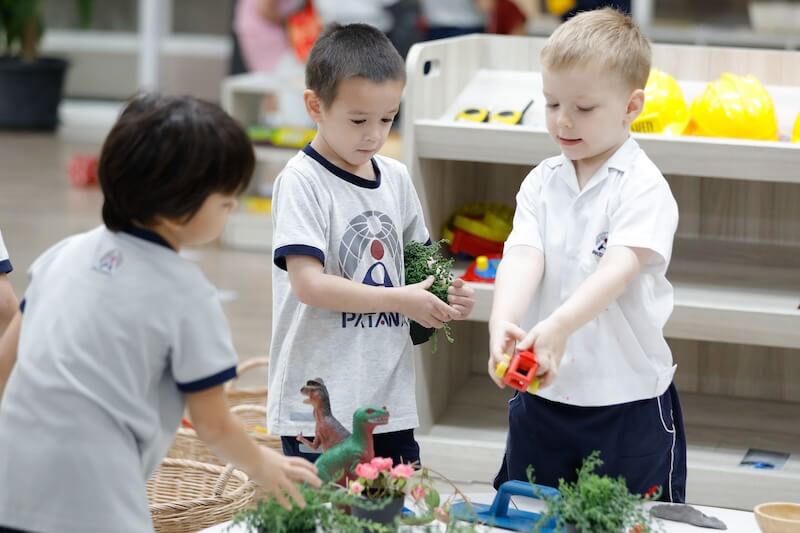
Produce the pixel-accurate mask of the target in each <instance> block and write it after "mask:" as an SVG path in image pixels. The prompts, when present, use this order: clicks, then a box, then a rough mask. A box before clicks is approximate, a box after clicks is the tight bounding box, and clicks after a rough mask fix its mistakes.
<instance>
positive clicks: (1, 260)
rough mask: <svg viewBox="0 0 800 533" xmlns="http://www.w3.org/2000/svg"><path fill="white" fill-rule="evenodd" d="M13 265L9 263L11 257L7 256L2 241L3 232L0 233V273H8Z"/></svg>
mask: <svg viewBox="0 0 800 533" xmlns="http://www.w3.org/2000/svg"><path fill="white" fill-rule="evenodd" d="M12 270H14V267H13V266H12V265H11V258H10V257H9V256H8V250H7V249H6V244H5V243H4V242H3V234H2V233H0V274H8V273H10V272H11V271H12Z"/></svg>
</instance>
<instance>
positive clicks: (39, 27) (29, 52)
mask: <svg viewBox="0 0 800 533" xmlns="http://www.w3.org/2000/svg"><path fill="white" fill-rule="evenodd" d="M41 4H42V2H41V0H0V35H2V36H3V41H5V52H4V53H5V55H11V54H12V53H17V52H19V54H20V56H21V57H22V58H23V59H24V60H26V61H33V60H35V59H36V57H37V55H38V45H39V40H40V39H41V38H42V35H43V34H44V23H43V21H42V14H41V9H42V5H41ZM76 6H77V9H78V15H79V19H80V25H81V28H88V27H89V25H90V23H91V18H92V10H93V6H94V0H76Z"/></svg>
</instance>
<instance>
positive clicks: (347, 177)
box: [303, 144, 381, 189]
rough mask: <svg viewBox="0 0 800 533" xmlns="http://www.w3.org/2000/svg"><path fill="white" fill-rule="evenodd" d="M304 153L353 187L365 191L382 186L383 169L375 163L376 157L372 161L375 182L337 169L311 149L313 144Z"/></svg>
mask: <svg viewBox="0 0 800 533" xmlns="http://www.w3.org/2000/svg"><path fill="white" fill-rule="evenodd" d="M303 153H304V154H306V155H307V156H309V157H311V158H312V159H313V160H314V161H316V162H317V163H319V164H320V165H322V166H323V167H325V169H326V170H327V171H328V172H331V173H332V174H333V175H335V176H336V177H338V178H341V179H343V180H344V181H346V182H348V183H352V184H353V185H357V186H359V187H363V188H365V189H377V188H378V187H380V186H381V169H380V168H378V162H377V161H375V158H374V157H373V158H372V159H370V161H371V162H372V170H373V171H374V172H375V181H373V180H368V179H366V178H362V177H361V176H356V175H355V174H353V173H352V172H348V171H346V170H345V169H343V168H339V167H337V166H336V165H334V164H333V163H331V162H330V161H328V160H327V159H325V156H323V155H322V154H320V153H319V152H317V151H316V150H314V148H312V147H311V144H307V145H306V146H305V147H304V148H303Z"/></svg>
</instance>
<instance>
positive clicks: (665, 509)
mask: <svg viewBox="0 0 800 533" xmlns="http://www.w3.org/2000/svg"><path fill="white" fill-rule="evenodd" d="M650 514H652V515H653V516H655V517H656V518H662V519H664V520H672V521H673V522H683V523H685V524H691V525H693V526H698V527H706V528H709V529H723V530H724V529H728V526H726V525H725V522H723V521H722V520H720V519H719V518H715V517H713V516H707V515H704V514H703V513H701V512H700V511H698V510H697V509H695V508H694V507H692V506H691V505H682V504H662V505H654V506H653V507H652V508H651V509H650Z"/></svg>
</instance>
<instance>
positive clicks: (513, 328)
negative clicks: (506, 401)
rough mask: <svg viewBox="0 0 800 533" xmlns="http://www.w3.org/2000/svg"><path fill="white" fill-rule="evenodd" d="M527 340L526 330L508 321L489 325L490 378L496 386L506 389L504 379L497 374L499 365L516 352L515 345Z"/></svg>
mask: <svg viewBox="0 0 800 533" xmlns="http://www.w3.org/2000/svg"><path fill="white" fill-rule="evenodd" d="M524 338H525V330H524V329H522V328H521V327H519V326H517V325H516V324H512V323H511V322H507V321H500V322H497V323H494V322H490V323H489V368H488V370H489V377H490V378H492V381H494V382H495V384H496V385H497V386H498V387H500V388H501V389H502V388H505V383H503V379H502V378H498V377H497V375H496V374H495V368H496V367H497V365H498V363H500V362H502V361H505V360H506V356H508V355H511V354H512V353H513V352H514V345H515V344H516V343H518V342H520V341H521V340H522V339H524Z"/></svg>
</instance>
